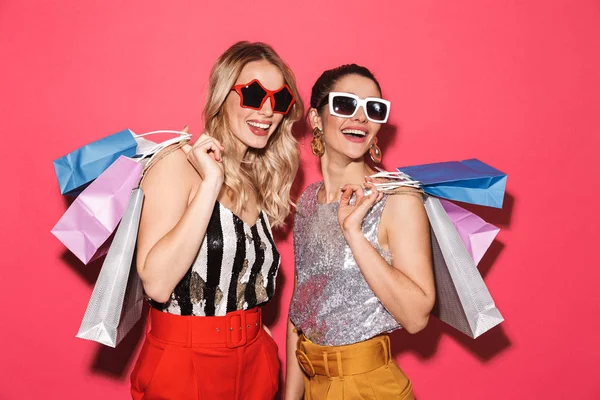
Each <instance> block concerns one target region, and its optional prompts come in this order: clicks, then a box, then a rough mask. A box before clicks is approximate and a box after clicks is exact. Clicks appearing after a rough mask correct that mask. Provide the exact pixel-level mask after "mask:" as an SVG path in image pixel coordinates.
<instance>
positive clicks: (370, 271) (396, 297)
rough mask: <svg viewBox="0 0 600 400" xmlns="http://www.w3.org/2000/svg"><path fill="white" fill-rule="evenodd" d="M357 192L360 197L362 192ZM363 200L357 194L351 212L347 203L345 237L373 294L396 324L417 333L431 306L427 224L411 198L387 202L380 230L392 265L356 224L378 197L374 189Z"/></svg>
mask: <svg viewBox="0 0 600 400" xmlns="http://www.w3.org/2000/svg"><path fill="white" fill-rule="evenodd" d="M369 185H370V184H367V185H366V186H369ZM371 187H372V186H371ZM355 190H356V191H357V192H362V190H360V187H359V188H357V189H355ZM346 192H350V190H347V191H346ZM351 194H352V193H349V194H348V193H344V195H342V202H344V199H343V197H344V196H345V195H348V196H347V197H348V200H349V198H350V196H351ZM361 196H362V194H361V193H357V205H356V206H354V207H352V206H349V204H348V201H346V202H345V204H347V205H346V206H345V207H352V208H353V210H352V212H353V213H357V215H355V216H354V218H350V220H349V221H348V222H347V223H346V224H342V231H343V232H344V237H345V238H346V241H347V242H348V245H349V246H350V249H351V250H352V254H353V255H354V258H355V260H356V262H357V264H358V266H359V268H360V270H361V272H362V274H363V276H364V277H365V280H366V281H367V283H368V284H369V286H370V288H371V290H373V292H374V293H375V295H376V296H377V297H378V298H379V300H380V301H381V303H382V304H383V305H384V306H385V308H386V309H387V310H388V311H389V312H390V314H392V316H393V317H394V318H395V319H396V320H397V321H398V323H400V325H402V326H403V327H404V328H405V329H406V330H407V331H408V332H410V333H416V332H418V331H420V330H421V329H423V328H424V327H425V326H426V325H427V322H428V320H429V314H430V312H431V309H432V308H433V305H434V302H435V287H434V282H433V269H432V261H431V244H430V233H429V221H428V219H427V214H426V212H425V208H424V207H423V202H422V201H421V200H420V199H419V198H418V197H415V196H410V195H396V196H390V197H389V199H388V202H387V204H386V207H385V209H384V211H383V214H382V216H381V222H380V229H384V230H385V236H386V237H387V242H388V246H389V248H390V251H391V253H392V265H390V264H388V263H387V262H386V261H385V259H383V257H382V256H381V255H380V254H379V252H378V251H377V250H376V249H375V248H374V247H373V246H372V245H371V243H370V242H369V241H368V240H367V239H366V238H365V235H364V234H363V232H362V229H361V228H360V225H359V224H357V223H356V220H358V218H357V217H361V218H360V221H361V222H362V219H363V218H364V216H365V215H366V213H367V211H368V210H369V209H370V208H371V207H372V205H373V204H375V202H376V201H377V199H378V198H381V195H378V193H377V192H376V191H375V190H374V189H373V193H371V194H370V195H369V196H364V197H362V198H360V197H361ZM359 203H361V204H359ZM340 208H341V205H340Z"/></svg>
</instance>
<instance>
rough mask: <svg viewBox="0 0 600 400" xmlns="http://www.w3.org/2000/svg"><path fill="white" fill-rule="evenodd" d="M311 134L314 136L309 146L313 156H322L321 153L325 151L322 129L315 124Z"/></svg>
mask: <svg viewBox="0 0 600 400" xmlns="http://www.w3.org/2000/svg"><path fill="white" fill-rule="evenodd" d="M313 135H314V137H313V139H312V141H311V142H310V148H311V149H312V153H313V154H314V155H315V156H317V157H321V156H323V153H325V143H323V131H322V130H321V129H319V127H317V126H316V127H315V129H313Z"/></svg>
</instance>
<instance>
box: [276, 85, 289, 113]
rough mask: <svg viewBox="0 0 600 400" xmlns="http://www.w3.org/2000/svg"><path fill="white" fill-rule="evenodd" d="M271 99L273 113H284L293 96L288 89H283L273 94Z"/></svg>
mask: <svg viewBox="0 0 600 400" xmlns="http://www.w3.org/2000/svg"><path fill="white" fill-rule="evenodd" d="M273 98H274V99H275V104H274V105H273V111H275V112H279V113H284V112H286V111H287V110H288V108H289V107H290V104H292V101H294V95H293V94H292V92H290V91H289V90H288V88H286V87H284V88H283V89H281V90H280V91H279V92H277V93H274V94H273Z"/></svg>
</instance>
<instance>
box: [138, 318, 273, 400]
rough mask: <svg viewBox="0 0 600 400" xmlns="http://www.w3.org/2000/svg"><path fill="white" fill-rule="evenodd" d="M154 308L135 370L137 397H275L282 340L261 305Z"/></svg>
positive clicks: (249, 399)
mask: <svg viewBox="0 0 600 400" xmlns="http://www.w3.org/2000/svg"><path fill="white" fill-rule="evenodd" d="M150 313H151V321H152V329H151V331H150V332H149V333H148V334H147V336H146V340H145V342H144V345H143V347H142V350H141V352H140V356H139V358H138V360H137V363H136V365H135V368H134V370H133V372H132V374H131V395H132V397H133V398H134V399H146V400H153V399H176V400H186V399H197V400H201V399H210V400H212V399H215V400H216V399H219V400H229V399H231V400H237V399H244V400H267V399H269V400H270V399H273V397H274V396H275V393H276V392H277V386H278V377H279V359H278V357H277V344H276V343H275V341H274V340H273V338H272V337H271V336H270V335H269V334H268V333H266V332H265V330H264V329H263V327H262V318H261V310H260V308H254V309H252V310H248V311H235V312H231V313H228V314H227V315H226V316H224V317H198V316H180V315H172V314H167V313H164V312H162V311H158V310H156V309H153V308H152V309H151V311H150Z"/></svg>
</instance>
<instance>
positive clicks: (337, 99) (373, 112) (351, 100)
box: [319, 92, 392, 124]
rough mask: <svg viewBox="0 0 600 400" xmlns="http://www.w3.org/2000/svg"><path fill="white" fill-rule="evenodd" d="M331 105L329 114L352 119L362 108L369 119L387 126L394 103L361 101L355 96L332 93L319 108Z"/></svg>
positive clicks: (376, 99) (369, 99)
mask: <svg viewBox="0 0 600 400" xmlns="http://www.w3.org/2000/svg"><path fill="white" fill-rule="evenodd" d="M327 103H329V113H330V114H331V115H334V116H336V117H341V118H352V117H354V116H355V115H356V112H357V111H358V109H359V108H360V107H362V108H363V110H364V111H365V115H366V116H367V119H368V120H369V121H371V122H375V123H377V124H385V123H386V122H387V120H388V117H389V116H390V108H391V106H392V103H391V102H389V101H387V100H384V99H380V98H379V97H367V98H366V99H361V98H360V97H358V96H357V95H355V94H352V93H344V92H331V93H329V96H328V97H327V101H326V102H322V104H321V105H320V106H319V107H322V106H324V105H325V104H327Z"/></svg>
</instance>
